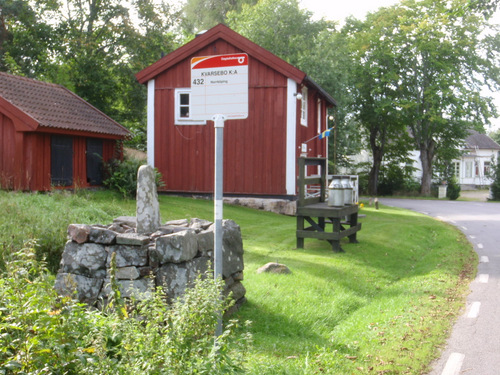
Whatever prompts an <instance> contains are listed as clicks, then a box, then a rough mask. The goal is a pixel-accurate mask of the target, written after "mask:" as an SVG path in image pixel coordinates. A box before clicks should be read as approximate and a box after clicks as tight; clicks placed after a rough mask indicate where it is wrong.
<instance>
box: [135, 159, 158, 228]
mask: <svg viewBox="0 0 500 375" xmlns="http://www.w3.org/2000/svg"><path fill="white" fill-rule="evenodd" d="M136 214H137V233H139V234H146V233H153V232H156V230H157V229H158V228H159V227H160V205H159V203H158V194H157V192H156V182H155V171H154V169H153V167H151V166H150V165H142V166H141V167H140V168H139V171H138V172H137V210H136Z"/></svg>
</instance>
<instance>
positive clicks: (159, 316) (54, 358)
mask: <svg viewBox="0 0 500 375" xmlns="http://www.w3.org/2000/svg"><path fill="white" fill-rule="evenodd" d="M4 265H5V271H4V273H3V275H2V278H0V286H1V287H0V373H4V374H6V373H8V374H28V373H29V374H134V375H135V374H195V373H196V374H231V373H238V372H241V371H242V368H243V360H244V359H243V355H244V353H245V352H246V351H247V350H248V345H249V344H250V337H249V336H248V335H247V334H246V333H243V334H236V329H237V328H238V327H237V322H236V321H230V322H228V323H227V324H226V325H225V330H224V332H223V334H222V335H221V336H219V337H218V338H217V345H214V328H215V324H216V321H217V318H218V311H222V310H224V309H225V308H227V307H228V306H229V305H228V301H227V300H223V299H221V298H220V295H221V291H222V286H223V282H222V281H215V280H213V278H210V277H205V278H201V277H200V278H199V279H198V280H197V282H196V283H195V285H194V287H193V288H192V289H188V290H187V292H186V294H185V296H184V298H183V299H182V300H177V301H175V302H174V304H173V305H171V306H169V305H167V304H166V302H165V301H166V298H165V296H164V294H163V293H162V292H161V291H158V292H157V293H155V294H154V296H153V297H152V298H149V299H146V300H144V301H135V303H133V304H129V305H128V306H126V309H125V310H122V309H117V308H115V307H116V306H122V304H123V302H124V301H120V300H119V299H120V296H119V293H115V294H114V296H115V297H114V298H115V301H114V303H113V304H112V306H113V308H112V307H109V308H107V309H105V310H104V311H97V310H91V309H88V308H87V307H86V306H85V305H82V304H79V303H76V302H75V301H74V300H72V299H71V298H61V297H58V296H57V295H56V294H55V292H54V288H53V283H54V278H53V276H51V275H50V274H49V273H48V272H47V270H46V269H45V267H44V265H43V263H40V262H38V261H37V260H36V257H35V253H34V250H33V244H30V245H29V246H26V247H25V248H24V249H23V250H21V251H19V252H17V253H15V254H12V256H11V257H10V258H9V259H5V262H4ZM123 306H125V305H123ZM124 311H125V313H124Z"/></svg>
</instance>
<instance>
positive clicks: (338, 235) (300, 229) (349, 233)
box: [296, 157, 361, 252]
mask: <svg viewBox="0 0 500 375" xmlns="http://www.w3.org/2000/svg"><path fill="white" fill-rule="evenodd" d="M326 162H327V161H326V159H324V158H303V157H301V158H300V159H299V199H298V201H297V214H296V215H297V231H296V236H297V248H298V249H302V248H304V239H305V238H316V239H320V240H326V241H328V242H329V243H330V244H331V245H332V250H333V251H334V252H342V251H343V249H342V247H341V246H340V240H341V239H342V238H344V237H349V242H351V243H357V242H358V241H357V239H356V234H357V232H358V231H359V230H361V224H360V223H358V211H359V207H358V206H357V205H347V206H343V207H331V206H328V205H327V203H326V201H325V197H326V182H327V178H326ZM307 166H313V167H314V166H317V168H318V169H319V170H318V175H315V176H309V177H308V176H306V168H307ZM311 186H313V187H315V186H317V190H318V194H316V195H315V196H308V192H310V191H311ZM306 223H307V224H309V226H306ZM330 225H331V229H330V228H329V226H330Z"/></svg>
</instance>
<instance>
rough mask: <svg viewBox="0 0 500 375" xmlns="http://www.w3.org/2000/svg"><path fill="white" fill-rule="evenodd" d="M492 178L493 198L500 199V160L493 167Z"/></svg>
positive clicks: (491, 189)
mask: <svg viewBox="0 0 500 375" xmlns="http://www.w3.org/2000/svg"><path fill="white" fill-rule="evenodd" d="M490 174H491V178H492V179H493V182H492V183H491V185H490V191H491V199H492V200H494V201H500V162H497V163H496V164H494V165H493V167H492V168H491V172H490Z"/></svg>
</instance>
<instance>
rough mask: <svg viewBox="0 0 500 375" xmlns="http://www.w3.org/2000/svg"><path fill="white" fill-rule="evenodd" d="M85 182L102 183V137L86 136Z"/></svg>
mask: <svg viewBox="0 0 500 375" xmlns="http://www.w3.org/2000/svg"><path fill="white" fill-rule="evenodd" d="M87 182H88V183H89V185H102V139H96V138H87Z"/></svg>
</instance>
